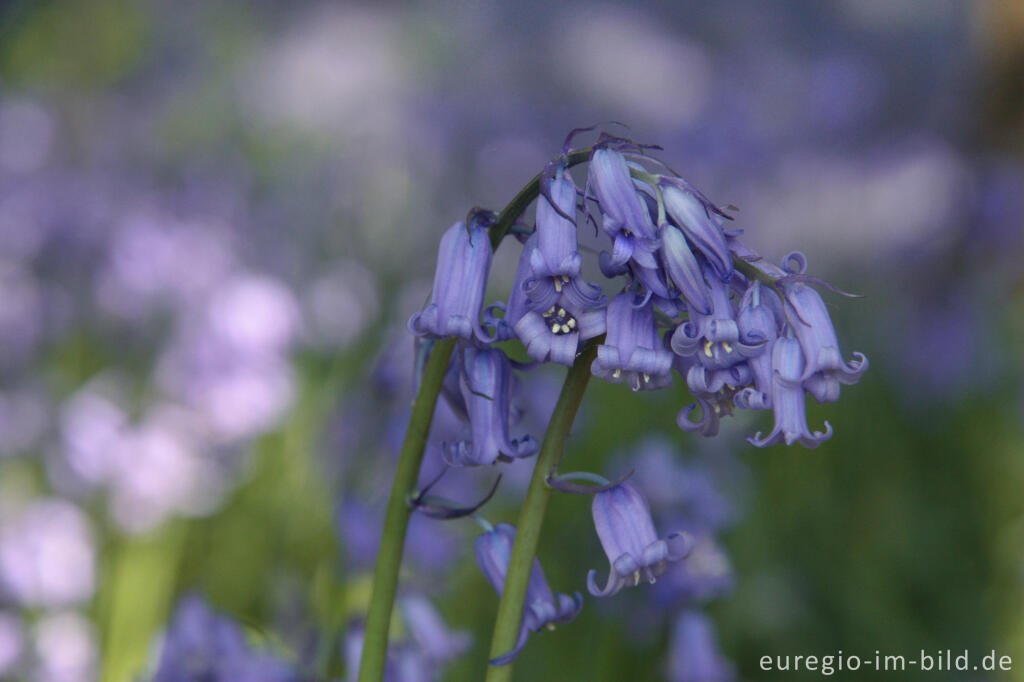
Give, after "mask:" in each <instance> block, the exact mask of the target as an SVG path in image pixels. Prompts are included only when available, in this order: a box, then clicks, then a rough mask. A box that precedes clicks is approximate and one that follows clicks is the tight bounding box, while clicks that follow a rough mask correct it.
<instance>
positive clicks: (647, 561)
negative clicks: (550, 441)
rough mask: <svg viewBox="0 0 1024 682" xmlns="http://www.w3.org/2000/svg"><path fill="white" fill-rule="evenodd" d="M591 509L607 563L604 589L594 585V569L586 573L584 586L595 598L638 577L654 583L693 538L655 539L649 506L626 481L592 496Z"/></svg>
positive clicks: (635, 582) (637, 580)
mask: <svg viewBox="0 0 1024 682" xmlns="http://www.w3.org/2000/svg"><path fill="white" fill-rule="evenodd" d="M592 510H593V514H594V527H595V528H596V529H597V536H598V538H600V540H601V546H602V547H603V548H604V551H605V554H607V555H608V562H609V564H610V570H609V574H608V582H607V583H606V584H605V586H604V587H603V588H598V586H597V581H596V579H595V577H596V575H597V571H596V570H592V571H590V572H589V573H588V574H587V589H588V590H589V591H590V593H591V594H592V595H594V596H595V597H607V596H610V595H613V594H615V593H616V592H618V591H619V590H621V589H622V588H623V587H624V586H626V585H630V584H632V585H638V584H639V583H640V578H641V577H643V578H645V579H646V580H647V581H648V582H652V583H653V582H654V581H655V579H656V578H657V577H658V576H660V575H661V574H662V573H664V572H665V569H666V567H667V565H668V562H672V561H679V560H680V559H682V558H683V557H685V556H686V554H687V553H688V552H689V551H690V548H691V545H692V539H691V538H690V536H689V535H688V534H686V533H672V534H670V535H668V536H666V537H665V538H662V539H659V538H658V535H657V532H656V531H655V530H654V520H653V519H652V518H651V508H650V505H648V504H647V500H646V498H644V496H643V494H642V493H641V492H640V491H639V490H637V489H636V488H635V487H634V486H632V485H631V484H630V483H628V482H626V483H620V484H619V485H617V486H615V487H614V488H610V489H608V490H605V491H602V492H599V493H597V494H596V495H594V503H593V506H592Z"/></svg>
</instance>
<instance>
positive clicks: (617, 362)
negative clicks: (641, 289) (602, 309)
mask: <svg viewBox="0 0 1024 682" xmlns="http://www.w3.org/2000/svg"><path fill="white" fill-rule="evenodd" d="M606 324H607V328H608V335H607V337H606V339H605V342H604V343H603V344H601V345H600V346H598V347H597V358H596V359H595V360H594V362H593V364H592V365H591V371H592V372H593V373H594V375H595V376H598V377H601V378H602V379H604V380H605V381H610V382H612V383H616V384H617V383H620V382H622V381H627V380H628V381H629V383H630V385H631V386H632V388H633V390H634V391H638V390H640V389H645V390H649V389H658V388H664V387H665V386H668V385H669V384H671V383H672V353H671V352H669V351H668V350H667V349H666V348H665V344H664V343H663V342H662V340H661V337H660V336H658V329H657V327H656V326H655V324H654V306H653V305H652V303H651V302H650V297H648V300H647V301H646V302H643V301H640V300H637V296H636V294H635V293H634V292H631V291H626V292H623V293H621V294H619V295H617V296H615V298H613V299H612V300H611V302H609V303H608V311H607V318H606Z"/></svg>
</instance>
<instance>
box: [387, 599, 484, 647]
mask: <svg viewBox="0 0 1024 682" xmlns="http://www.w3.org/2000/svg"><path fill="white" fill-rule="evenodd" d="M399 603H400V605H401V608H402V616H403V618H404V619H405V625H406V627H407V628H408V629H409V635H410V636H411V638H412V641H413V642H414V643H415V644H416V646H417V647H418V648H419V649H420V651H422V652H423V654H424V655H425V656H426V657H427V658H429V659H430V660H431V661H433V662H434V663H444V662H445V661H449V660H451V659H453V658H456V657H458V656H460V655H462V654H463V653H464V652H465V651H466V649H468V648H469V645H470V643H471V641H472V638H471V637H470V635H469V633H468V632H463V631H458V632H454V631H452V630H449V629H448V626H447V625H446V624H445V622H444V620H443V619H442V618H441V614H440V613H438V612H437V609H436V608H434V605H433V604H431V603H430V601H429V600H428V599H427V598H426V597H423V596H421V595H418V594H410V595H406V596H404V597H402V599H401V600H400V602H399Z"/></svg>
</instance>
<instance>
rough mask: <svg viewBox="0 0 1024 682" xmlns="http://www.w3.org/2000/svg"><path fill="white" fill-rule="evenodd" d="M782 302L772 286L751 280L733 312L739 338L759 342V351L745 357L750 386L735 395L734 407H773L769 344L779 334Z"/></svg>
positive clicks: (773, 341) (759, 408)
mask: <svg viewBox="0 0 1024 682" xmlns="http://www.w3.org/2000/svg"><path fill="white" fill-rule="evenodd" d="M781 320H782V303H781V302H780V301H779V297H778V295H777V294H776V293H775V292H774V291H772V290H771V289H767V288H763V287H762V286H761V283H760V282H756V281H755V282H754V283H753V284H751V285H750V287H749V288H748V289H747V291H746V292H745V293H744V294H743V299H742V300H741V301H740V310H739V313H738V314H737V315H736V323H737V325H738V326H739V331H740V340H741V341H743V342H744V343H747V344H750V345H758V344H760V345H761V351H760V352H759V353H758V354H757V355H754V356H752V357H750V358H749V359H748V360H747V365H748V366H749V367H750V372H751V374H752V375H753V386H751V387H748V388H744V389H743V390H742V391H740V392H739V394H737V396H736V399H735V402H736V406H737V407H742V408H746V409H755V410H764V409H768V408H770V407H771V406H772V397H771V396H772V347H773V346H774V345H775V339H777V338H778V337H779V324H780V322H781Z"/></svg>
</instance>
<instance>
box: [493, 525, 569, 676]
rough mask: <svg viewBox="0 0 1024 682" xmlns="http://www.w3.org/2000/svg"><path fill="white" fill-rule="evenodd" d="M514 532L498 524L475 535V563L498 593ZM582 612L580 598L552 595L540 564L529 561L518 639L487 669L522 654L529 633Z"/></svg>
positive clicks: (567, 620)
mask: <svg viewBox="0 0 1024 682" xmlns="http://www.w3.org/2000/svg"><path fill="white" fill-rule="evenodd" d="M515 538H516V529H515V527H514V526H511V525H509V524H507V523H499V524H498V525H497V526H495V527H494V528H493V529H492V530H489V531H487V532H485V533H482V534H481V535H479V536H478V537H477V539H476V542H475V543H474V550H475V552H476V563H477V566H479V567H480V570H481V571H482V572H483V574H484V577H486V578H487V580H488V581H489V582H490V583H491V585H493V586H494V589H495V590H497V591H498V595H499V596H500V595H501V593H502V592H503V591H504V589H505V575H506V574H507V573H508V563H509V560H510V558H511V556H512V545H513V544H514V543H515ZM582 608H583V598H582V597H581V596H580V594H579V593H578V592H577V593H576V594H575V595H573V596H572V597H570V596H569V595H567V594H561V593H558V594H555V593H554V592H552V591H551V587H550V586H549V585H548V581H547V578H545V577H544V570H543V569H542V568H541V567H540V560H539V559H536V558H535V559H534V560H533V569H532V570H531V571H530V582H529V585H528V586H527V588H526V605H525V607H524V611H523V621H522V625H521V626H520V629H519V639H518V641H517V642H516V645H515V647H514V648H513V649H512V651H509V652H508V653H507V654H504V655H502V656H499V657H498V658H495V659H494V660H492V661H491V665H505V664H506V663H508V662H509V661H511V660H512V659H514V658H515V657H516V656H518V655H519V652H520V651H522V649H523V647H524V646H525V645H526V638H527V637H528V636H529V633H530V632H537V631H538V630H540V629H541V628H543V627H545V626H551V625H554V624H555V623H559V624H561V623H568V622H569V621H571V620H572V619H574V618H575V617H576V616H577V615H579V612H580V610H581V609H582Z"/></svg>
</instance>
